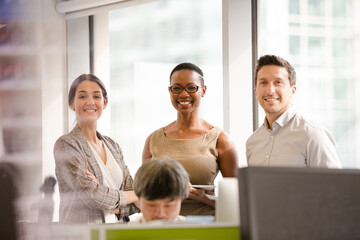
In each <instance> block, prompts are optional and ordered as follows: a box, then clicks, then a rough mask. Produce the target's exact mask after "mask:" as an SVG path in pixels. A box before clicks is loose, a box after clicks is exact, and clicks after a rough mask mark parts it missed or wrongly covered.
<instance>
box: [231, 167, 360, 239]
mask: <svg viewBox="0 0 360 240" xmlns="http://www.w3.org/2000/svg"><path fill="white" fill-rule="evenodd" d="M238 180H239V200H240V216H241V218H240V221H241V227H240V228H241V239H242V240H247V239H252V240H263V239H277V240H281V239H316V240H321V239H360V170H350V169H320V168H278V167H276V168H275V167H246V168H240V169H239V170H238Z"/></svg>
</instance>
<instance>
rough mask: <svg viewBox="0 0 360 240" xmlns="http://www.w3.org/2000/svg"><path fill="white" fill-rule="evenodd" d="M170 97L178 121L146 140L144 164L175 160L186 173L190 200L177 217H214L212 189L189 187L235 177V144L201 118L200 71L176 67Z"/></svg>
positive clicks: (202, 90) (188, 66) (189, 66)
mask: <svg viewBox="0 0 360 240" xmlns="http://www.w3.org/2000/svg"><path fill="white" fill-rule="evenodd" d="M169 93H170V99H171V103H172V105H173V106H174V108H175V110H176V111H177V119H176V120H175V121H174V122H172V123H170V124H169V125H167V126H165V127H162V128H160V129H158V130H156V131H155V132H153V133H152V134H151V135H150V136H149V137H148V138H147V139H146V142H145V146H144V150H143V156H142V159H143V162H145V161H147V160H149V159H154V158H160V159H161V158H166V157H169V158H172V159H175V160H177V161H178V162H179V163H181V164H182V165H183V166H184V168H185V169H186V171H187V172H188V174H189V177H190V183H191V185H190V195H189V198H188V199H185V200H184V201H183V203H182V206H181V212H180V214H181V215H184V216H187V215H214V214H215V200H214V198H213V197H212V196H214V189H210V190H208V189H209V188H207V190H203V189H200V188H199V189H197V188H193V187H192V185H210V186H211V185H213V184H214V179H215V177H216V176H217V174H218V172H219V170H220V172H221V174H222V176H223V177H235V176H236V171H237V168H238V160H237V153H236V150H235V146H234V143H233V142H232V141H231V140H230V138H229V135H228V134H226V133H225V132H224V131H223V130H222V129H221V128H219V127H216V126H213V125H212V124H211V123H208V122H207V121H205V120H204V119H202V118H201V117H200V114H199V106H200V102H201V98H202V97H204V96H205V93H206V86H205V85H204V75H203V72H202V70H201V69H200V68H199V67H197V66H196V65H194V64H192V63H181V64H179V65H177V66H176V67H175V68H174V69H173V70H172V72H171V74H170V86H169ZM219 114H220V113H219ZM208 187H209V186H208Z"/></svg>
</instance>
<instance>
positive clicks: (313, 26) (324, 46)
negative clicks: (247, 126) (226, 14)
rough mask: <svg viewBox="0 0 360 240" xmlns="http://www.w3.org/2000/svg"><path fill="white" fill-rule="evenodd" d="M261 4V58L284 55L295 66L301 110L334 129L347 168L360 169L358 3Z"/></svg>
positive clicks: (290, 0) (284, 0)
mask: <svg viewBox="0 0 360 240" xmlns="http://www.w3.org/2000/svg"><path fill="white" fill-rule="evenodd" d="M259 3H260V4H259V12H260V14H259V23H260V26H259V32H258V34H259V49H258V52H259V56H261V55H264V54H275V55H280V56H282V57H284V58H285V59H287V60H289V61H290V63H292V64H293V66H294V67H295V69H296V71H297V91H296V94H295V102H296V105H297V108H298V109H299V110H300V111H301V113H302V114H304V115H307V116H309V117H310V118H311V119H312V120H314V121H316V122H318V123H320V124H322V125H324V126H326V127H327V128H328V129H329V130H330V131H331V132H332V133H333V135H334V136H335V138H336V141H337V151H338V154H339V158H340V160H341V162H342V165H343V167H345V168H354V167H355V168H358V167H360V160H359V159H360V150H359V148H358V147H357V146H359V144H360V108H359V107H358V106H357V103H358V102H359V97H358V96H357V94H356V93H357V92H358V91H359V90H360V70H359V67H358V66H359V61H360V58H359V54H360V41H359V40H360V39H359V36H360V35H359V33H360V24H359V23H360V21H359V17H358V12H359V10H360V1H358V0H279V1H275V2H274V1H270V0H260V1H259ZM259 113H260V114H263V110H262V109H261V108H259ZM263 119H264V118H263V117H260V118H259V123H260V124H262V122H263Z"/></svg>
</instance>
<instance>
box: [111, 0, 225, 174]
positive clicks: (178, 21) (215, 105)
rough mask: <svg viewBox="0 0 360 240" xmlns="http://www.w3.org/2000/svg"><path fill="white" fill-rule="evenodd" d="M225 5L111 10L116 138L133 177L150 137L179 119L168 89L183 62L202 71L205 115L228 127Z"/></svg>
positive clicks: (202, 0)
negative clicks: (224, 77)
mask: <svg viewBox="0 0 360 240" xmlns="http://www.w3.org/2000/svg"><path fill="white" fill-rule="evenodd" d="M221 4H222V2H221V1H220V0H211V1H209V0H199V1H192V0H184V1H176V0H161V1H155V2H151V3H147V4H142V5H137V6H134V7H130V8H122V9H118V10H113V11H110V13H109V37H110V49H111V51H110V86H109V88H110V89H111V96H110V103H111V110H110V111H111V112H110V122H111V136H112V137H114V139H116V140H117V141H118V142H119V144H120V146H121V147H122V148H123V151H124V155H125V159H126V163H127V165H128V166H129V168H130V171H131V173H132V174H133V176H134V174H135V172H136V170H137V169H138V167H139V165H140V164H141V155H142V150H143V147H144V143H145V140H146V137H147V136H148V135H149V134H151V133H152V132H153V131H155V130H156V129H158V128H160V127H163V126H166V125H167V124H169V123H171V122H173V121H174V120H175V119H176V111H175V110H174V109H173V107H172V105H171V102H170V97H169V93H168V90H167V87H168V86H169V74H170V72H171V70H172V69H173V68H174V67H175V66H176V65H177V64H178V63H180V62H192V63H194V64H196V65H198V66H199V67H200V68H202V70H203V72H204V77H205V84H206V85H207V87H208V91H207V94H206V96H205V97H204V98H203V99H202V103H201V115H202V117H203V118H204V119H206V120H207V121H209V122H211V123H212V124H214V125H218V126H222V125H223V119H222V116H223V115H222V114H221V113H222V84H223V83H222V67H221V66H222V15H221ZM213 109H216V111H213Z"/></svg>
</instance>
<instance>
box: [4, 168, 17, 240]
mask: <svg viewBox="0 0 360 240" xmlns="http://www.w3.org/2000/svg"><path fill="white" fill-rule="evenodd" d="M15 172H16V169H15V167H14V166H13V165H11V164H10V163H0V196H1V197H0V212H1V214H0V239H7V240H13V239H17V232H16V226H15V219H16V217H15V211H14V205H13V204H14V200H15V198H16V185H15V181H14V174H13V173H15Z"/></svg>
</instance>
